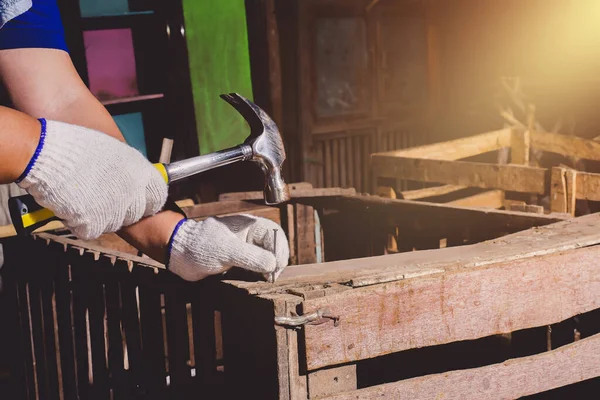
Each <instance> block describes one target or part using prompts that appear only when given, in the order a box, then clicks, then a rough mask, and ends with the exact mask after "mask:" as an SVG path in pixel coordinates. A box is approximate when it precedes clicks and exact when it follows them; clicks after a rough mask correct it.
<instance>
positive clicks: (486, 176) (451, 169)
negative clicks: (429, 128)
mask: <svg viewBox="0 0 600 400" xmlns="http://www.w3.org/2000/svg"><path fill="white" fill-rule="evenodd" d="M371 159H372V165H373V171H374V174H375V176H377V177H383V178H396V179H408V180H414V181H418V182H435V183H444V184H448V185H459V186H469V187H479V188H483V189H502V190H510V191H514V192H525V193H538V194H544V193H545V192H546V175H547V174H548V171H547V170H545V169H543V168H536V167H528V166H524V165H498V164H486V163H478V162H467V161H448V160H432V159H417V158H408V157H399V156H396V157H394V156H389V155H376V154H374V155H373V156H372V157H371Z"/></svg>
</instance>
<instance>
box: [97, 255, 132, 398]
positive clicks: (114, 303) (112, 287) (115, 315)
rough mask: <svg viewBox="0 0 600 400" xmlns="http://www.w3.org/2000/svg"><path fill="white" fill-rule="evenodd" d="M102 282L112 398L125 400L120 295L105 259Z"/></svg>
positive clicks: (108, 262)
mask: <svg viewBox="0 0 600 400" xmlns="http://www.w3.org/2000/svg"><path fill="white" fill-rule="evenodd" d="M99 264H100V266H101V272H102V275H103V281H104V292H105V298H106V327H107V334H108V360H107V361H108V370H109V374H110V378H111V387H112V390H113V398H114V399H115V400H120V399H125V398H126V396H127V384H126V382H127V377H126V374H125V366H124V365H123V357H124V356H125V354H124V352H123V336H122V334H121V309H120V308H121V294H120V291H119V281H118V277H117V270H116V269H115V267H114V264H113V262H112V261H111V260H110V259H109V258H107V257H101V259H100V260H99Z"/></svg>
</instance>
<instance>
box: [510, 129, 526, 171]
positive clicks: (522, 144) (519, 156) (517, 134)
mask: <svg viewBox="0 0 600 400" xmlns="http://www.w3.org/2000/svg"><path fill="white" fill-rule="evenodd" d="M530 150H531V133H530V132H529V131H528V130H527V131H521V130H513V131H512V136H511V140H510V153H511V155H510V158H511V160H510V161H511V163H513V164H519V165H529V151H530Z"/></svg>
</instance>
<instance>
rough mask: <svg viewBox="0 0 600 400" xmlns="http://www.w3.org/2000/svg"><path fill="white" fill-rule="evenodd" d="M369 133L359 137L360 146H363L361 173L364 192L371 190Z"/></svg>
mask: <svg viewBox="0 0 600 400" xmlns="http://www.w3.org/2000/svg"><path fill="white" fill-rule="evenodd" d="M369 138H370V135H364V136H362V137H361V141H362V148H363V154H364V156H363V164H362V167H363V171H362V175H363V182H364V185H363V190H362V191H363V192H364V193H370V192H371V186H370V184H371V179H370V178H371V146H370V144H371V143H370V140H369Z"/></svg>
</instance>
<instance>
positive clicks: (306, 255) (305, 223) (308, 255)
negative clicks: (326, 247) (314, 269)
mask: <svg viewBox="0 0 600 400" xmlns="http://www.w3.org/2000/svg"><path fill="white" fill-rule="evenodd" d="M295 208H296V238H297V242H298V244H297V250H296V251H297V254H298V264H311V263H315V262H316V261H317V258H316V252H315V251H316V250H315V219H314V212H313V208H312V207H309V206H303V205H296V206H295Z"/></svg>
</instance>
